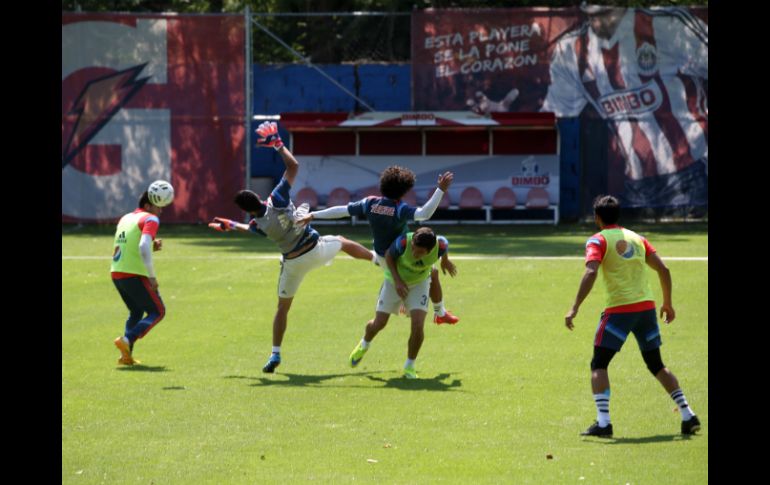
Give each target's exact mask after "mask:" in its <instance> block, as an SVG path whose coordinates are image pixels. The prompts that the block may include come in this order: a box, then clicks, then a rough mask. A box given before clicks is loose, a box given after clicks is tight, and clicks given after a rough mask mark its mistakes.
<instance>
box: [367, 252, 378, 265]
mask: <svg viewBox="0 0 770 485" xmlns="http://www.w3.org/2000/svg"><path fill="white" fill-rule="evenodd" d="M369 252H370V253H372V263H374V264H377V253H375V252H374V251H373V250H370V251H369Z"/></svg>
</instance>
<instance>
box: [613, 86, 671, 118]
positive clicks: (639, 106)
mask: <svg viewBox="0 0 770 485" xmlns="http://www.w3.org/2000/svg"><path fill="white" fill-rule="evenodd" d="M598 102H599V105H600V106H601V108H602V112H603V113H604V116H605V117H607V118H613V119H619V118H627V117H629V116H639V115H642V114H645V113H649V112H652V111H655V110H656V109H658V108H659V107H660V105H661V103H662V102H663V95H662V93H661V92H660V88H659V87H658V85H657V83H655V82H648V83H646V84H644V85H643V86H641V87H638V88H634V89H627V90H623V91H615V92H613V93H610V94H607V95H605V96H602V97H601V98H599V100H598Z"/></svg>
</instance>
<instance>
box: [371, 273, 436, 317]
mask: <svg viewBox="0 0 770 485" xmlns="http://www.w3.org/2000/svg"><path fill="white" fill-rule="evenodd" d="M408 288H409V294H408V295H406V298H404V299H403V302H404V306H405V307H406V309H407V311H408V312H411V311H412V310H422V311H424V312H426V313H427V311H428V305H429V302H430V296H429V292H430V278H425V279H424V280H423V281H421V282H420V283H415V284H414V285H410V286H409V287H408ZM401 301H402V300H401V297H400V296H398V293H397V292H396V286H395V285H394V284H393V283H391V282H390V281H388V280H385V281H383V282H382V287H381V288H380V296H379V297H378V298H377V311H378V312H383V313H392V314H394V315H398V311H399V309H400V308H401Z"/></svg>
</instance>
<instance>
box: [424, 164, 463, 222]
mask: <svg viewBox="0 0 770 485" xmlns="http://www.w3.org/2000/svg"><path fill="white" fill-rule="evenodd" d="M454 176H455V174H453V173H452V172H445V173H443V174H441V175H439V177H438V188H437V189H436V190H435V191H434V192H433V195H431V197H430V199H428V202H426V203H425V205H424V206H422V207H418V208H417V210H415V211H414V220H415V221H426V220H428V219H430V218H431V217H432V216H433V213H434V212H436V209H437V208H438V205H439V204H440V203H441V198H442V197H443V196H444V193H445V192H446V191H447V190H449V186H450V185H452V181H453V180H454Z"/></svg>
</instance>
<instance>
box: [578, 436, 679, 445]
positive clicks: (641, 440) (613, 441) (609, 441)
mask: <svg viewBox="0 0 770 485" xmlns="http://www.w3.org/2000/svg"><path fill="white" fill-rule="evenodd" d="M690 439H692V436H691V435H683V434H659V435H655V436H640V437H638V438H594V437H587V438H584V439H583V441H585V442H587V443H598V444H602V445H644V444H647V443H665V442H670V441H689V440H690Z"/></svg>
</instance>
